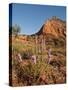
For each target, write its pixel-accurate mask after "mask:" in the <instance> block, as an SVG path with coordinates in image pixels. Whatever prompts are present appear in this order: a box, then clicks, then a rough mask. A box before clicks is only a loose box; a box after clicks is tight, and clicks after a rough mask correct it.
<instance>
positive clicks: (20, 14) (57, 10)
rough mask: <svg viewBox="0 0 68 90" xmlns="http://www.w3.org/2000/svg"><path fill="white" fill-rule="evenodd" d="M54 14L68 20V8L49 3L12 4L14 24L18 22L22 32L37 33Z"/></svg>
mask: <svg viewBox="0 0 68 90" xmlns="http://www.w3.org/2000/svg"><path fill="white" fill-rule="evenodd" d="M52 16H57V17H59V18H60V19H62V20H66V8H65V7H64V6H48V5H30V4H13V5H12V25H15V24H18V25H19V26H20V27H21V33H22V34H29V35H30V34H33V33H36V32H37V31H39V29H40V28H41V26H42V25H43V24H44V22H45V21H46V20H47V19H49V18H51V17H52Z"/></svg>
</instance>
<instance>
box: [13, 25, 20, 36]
mask: <svg viewBox="0 0 68 90" xmlns="http://www.w3.org/2000/svg"><path fill="white" fill-rule="evenodd" d="M20 31H21V29H20V26H18V25H17V24H15V25H14V26H13V27H12V34H13V35H15V37H17V36H18V34H19V33H20Z"/></svg>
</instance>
